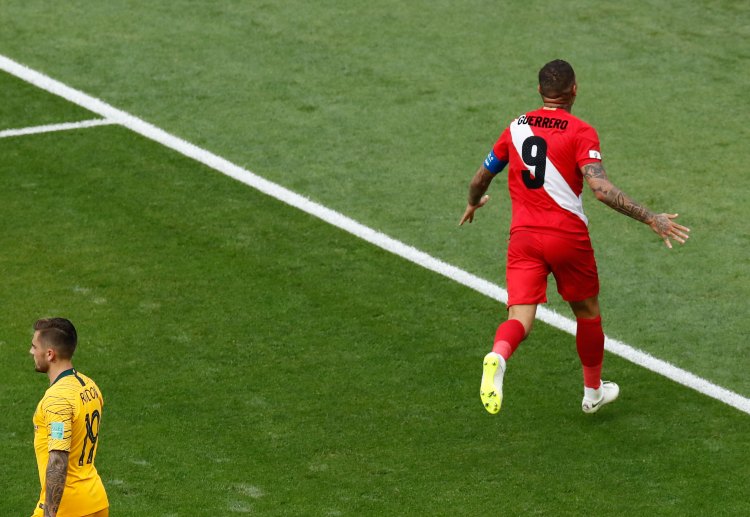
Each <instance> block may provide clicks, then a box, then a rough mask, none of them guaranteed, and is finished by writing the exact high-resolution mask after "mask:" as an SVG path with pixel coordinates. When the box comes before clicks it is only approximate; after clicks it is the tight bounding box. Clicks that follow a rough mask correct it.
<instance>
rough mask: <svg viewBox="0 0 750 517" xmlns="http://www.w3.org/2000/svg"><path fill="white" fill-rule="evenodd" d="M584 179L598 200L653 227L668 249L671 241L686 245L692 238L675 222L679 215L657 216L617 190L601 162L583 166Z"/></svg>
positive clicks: (687, 231) (685, 228)
mask: <svg viewBox="0 0 750 517" xmlns="http://www.w3.org/2000/svg"><path fill="white" fill-rule="evenodd" d="M582 172H583V177H584V178H585V179H586V182H587V183H588V184H589V187H591V190H593V191H594V195H596V199H598V200H599V201H601V202H602V203H604V204H606V205H607V206H609V207H611V208H613V209H614V210H617V211H618V212H620V213H621V214H625V215H627V216H628V217H632V218H633V219H635V220H636V221H641V222H642V223H645V224H647V225H649V226H650V227H651V229H652V230H653V231H654V232H655V233H656V234H657V235H658V236H659V237H661V238H662V240H663V241H664V244H666V246H667V247H668V248H671V247H672V241H671V239H674V240H675V241H677V242H679V243H680V244H685V241H686V240H687V239H688V238H689V237H690V236H689V235H688V233H689V232H690V228H687V227H685V226H682V225H681V224H677V223H676V222H674V221H673V219H675V218H676V217H677V215H678V214H655V213H653V212H652V211H651V210H649V209H648V208H646V207H645V206H643V205H641V204H640V203H638V202H636V201H635V200H633V199H632V198H631V197H630V196H628V195H627V194H626V193H625V192H623V191H622V190H620V189H619V188H617V187H616V186H615V185H614V184H613V183H612V182H611V181H609V178H608V177H607V173H606V172H605V170H604V166H603V165H602V164H601V162H594V163H589V164H587V165H584V166H583V171H582Z"/></svg>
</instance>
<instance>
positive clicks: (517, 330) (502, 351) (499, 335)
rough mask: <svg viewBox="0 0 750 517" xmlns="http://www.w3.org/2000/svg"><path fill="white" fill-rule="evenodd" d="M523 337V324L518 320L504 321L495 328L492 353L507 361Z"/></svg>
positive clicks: (524, 331)
mask: <svg viewBox="0 0 750 517" xmlns="http://www.w3.org/2000/svg"><path fill="white" fill-rule="evenodd" d="M525 336H526V329H525V328H524V327H523V323H521V322H520V321H518V320H507V321H504V322H502V323H501V324H500V326H499V327H497V332H496V333H495V344H494V346H493V347H492V351H493V352H495V353H496V354H499V355H501V356H502V357H503V359H505V360H506V361H507V360H508V359H510V356H511V355H513V352H515V351H516V348H518V345H520V344H521V341H523V339H524V337H525Z"/></svg>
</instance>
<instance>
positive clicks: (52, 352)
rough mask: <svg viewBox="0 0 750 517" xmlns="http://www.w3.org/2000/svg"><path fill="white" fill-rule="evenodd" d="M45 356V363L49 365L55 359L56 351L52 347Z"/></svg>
mask: <svg viewBox="0 0 750 517" xmlns="http://www.w3.org/2000/svg"><path fill="white" fill-rule="evenodd" d="M45 354H46V355H47V361H48V362H50V363H51V362H53V361H54V360H55V359H57V350H55V349H54V348H52V347H48V348H47V350H46V351H45Z"/></svg>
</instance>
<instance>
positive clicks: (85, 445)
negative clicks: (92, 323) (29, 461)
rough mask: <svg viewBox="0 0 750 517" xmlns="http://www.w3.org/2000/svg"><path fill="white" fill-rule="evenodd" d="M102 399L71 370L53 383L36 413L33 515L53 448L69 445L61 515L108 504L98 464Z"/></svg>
mask: <svg viewBox="0 0 750 517" xmlns="http://www.w3.org/2000/svg"><path fill="white" fill-rule="evenodd" d="M103 406H104V399H103V398H102V395H101V391H100V390H99V387H98V386H97V385H96V383H94V381H93V380H92V379H91V378H89V377H87V376H86V375H83V374H82V373H80V372H77V371H76V370H73V369H71V370H67V371H66V372H63V373H62V374H61V375H60V377H58V378H57V380H56V381H55V382H54V383H53V384H52V386H50V387H49V388H48V389H47V391H46V393H45V394H44V397H43V398H42V400H41V401H40V402H39V404H38V406H37V410H36V412H35V413H34V449H35V452H36V457H37V465H38V468H39V479H40V482H41V486H42V492H41V495H40V501H39V504H37V508H36V512H35V514H34V515H42V514H43V510H42V508H41V507H40V505H41V504H42V503H43V502H44V495H45V488H46V484H45V481H46V480H45V477H46V468H47V462H48V459H49V451H51V450H59V451H67V452H68V453H69V457H68V471H67V479H66V484H65V490H64V491H63V497H62V501H61V502H60V508H59V511H58V514H57V515H58V516H59V517H65V516H66V515H87V514H90V513H95V512H97V511H99V510H103V509H104V508H107V507H108V506H109V502H108V501H107V494H106V492H105V490H104V485H103V484H102V480H101V477H100V476H99V473H98V472H97V470H96V467H95V466H94V460H95V459H96V452H97V450H98V441H99V428H100V426H101V418H102V410H103Z"/></svg>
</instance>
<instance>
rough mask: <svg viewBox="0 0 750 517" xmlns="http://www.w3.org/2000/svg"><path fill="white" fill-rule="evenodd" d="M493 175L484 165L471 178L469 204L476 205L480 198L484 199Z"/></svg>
mask: <svg viewBox="0 0 750 517" xmlns="http://www.w3.org/2000/svg"><path fill="white" fill-rule="evenodd" d="M493 177H494V176H493V175H492V173H491V172H490V171H488V170H487V169H485V168H484V167H480V168H479V170H478V171H477V173H476V174H475V175H474V178H473V179H472V180H471V184H470V185H469V204H470V205H472V206H476V205H477V204H479V200H480V199H482V196H483V195H484V193H485V192H487V189H488V188H490V183H492V179H493Z"/></svg>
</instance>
